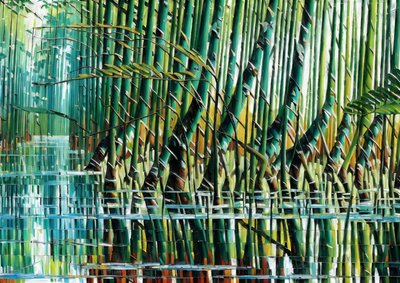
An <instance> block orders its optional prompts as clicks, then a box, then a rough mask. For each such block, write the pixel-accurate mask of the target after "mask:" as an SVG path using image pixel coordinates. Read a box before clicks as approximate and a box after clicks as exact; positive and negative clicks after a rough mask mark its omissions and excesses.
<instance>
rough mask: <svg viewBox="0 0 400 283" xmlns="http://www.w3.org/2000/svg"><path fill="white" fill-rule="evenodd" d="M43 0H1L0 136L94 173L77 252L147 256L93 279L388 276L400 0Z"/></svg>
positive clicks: (119, 258)
mask: <svg viewBox="0 0 400 283" xmlns="http://www.w3.org/2000/svg"><path fill="white" fill-rule="evenodd" d="M39 2H41V1H39ZM41 3H42V4H43V5H42V6H41V9H42V11H46V16H45V17H42V18H40V16H39V15H37V14H34V11H32V9H31V7H32V5H34V3H33V2H31V1H27V2H26V3H25V1H16V2H12V1H10V2H7V1H5V2H3V1H2V2H1V8H0V14H1V15H2V23H3V24H2V25H1V26H0V38H1V45H2V46H1V49H0V50H1V53H0V74H1V77H2V80H1V82H0V94H1V96H0V99H1V102H2V104H1V105H2V112H1V114H2V116H1V130H2V147H3V149H6V148H13V146H15V145H16V144H17V143H18V142H20V141H25V142H28V141H29V140H30V136H31V135H46V134H47V133H48V134H50V135H59V134H69V135H70V144H71V147H72V148H74V149H77V148H78V149H83V150H84V151H85V155H84V160H83V161H82V164H80V165H77V166H76V168H78V169H79V170H80V169H82V170H83V168H84V169H85V170H87V172H93V171H95V172H102V175H103V178H102V185H101V188H100V193H101V195H102V201H103V203H102V204H103V206H104V211H103V214H104V216H106V217H104V218H102V219H99V220H98V221H99V223H100V222H101V223H100V224H98V225H99V226H98V227H101V229H100V228H99V229H98V230H97V231H96V233H97V236H96V237H98V238H99V239H101V241H102V243H103V244H102V245H100V246H98V248H97V250H96V251H95V250H94V249H93V250H91V251H92V253H93V254H90V255H88V258H87V260H88V261H89V262H90V263H93V264H100V265H101V264H105V263H129V264H137V265H140V264H144V267H142V268H133V269H130V270H128V271H126V272H125V271H124V272H121V271H118V270H112V271H98V270H97V271H94V270H92V271H91V273H90V274H91V275H98V276H100V275H101V274H102V275H105V274H112V275H114V276H117V277H124V276H126V277H129V278H132V279H134V280H136V279H137V278H142V277H143V278H149V280H150V279H151V278H153V279H154V278H161V277H164V278H169V277H171V278H172V277H179V278H181V279H182V280H183V281H184V280H188V281H190V280H196V281H197V280H203V281H207V280H210V279H209V276H210V274H211V276H212V278H214V279H215V280H222V278H225V279H226V278H231V279H232V280H234V279H233V278H247V279H249V280H250V279H254V280H256V279H265V280H267V279H272V278H275V279H282V280H283V279H285V278H286V279H287V278H291V279H296V278H303V279H310V280H311V278H318V279H322V280H329V278H335V277H342V278H343V279H344V280H345V281H346V282H347V281H355V280H356V278H359V277H361V278H362V279H368V278H371V277H372V276H378V277H379V278H381V279H382V280H386V281H387V282H389V280H390V279H393V278H396V280H399V279H398V278H397V276H399V273H400V267H399V262H400V255H399V252H398V244H397V243H398V242H399V241H400V238H399V235H400V225H399V221H398V219H399V218H398V213H399V211H398V208H399V202H398V199H399V188H400V140H399V138H398V137H399V136H398V135H399V129H400V128H399V120H398V115H396V114H399V113H400V70H399V69H400V1H399V0H388V1H377V0H369V1H368V0H365V1H364V0H363V1H335V0H318V1H317V0H300V1H295V0H288V1H278V0H269V1H268V0H243V1H241V0H236V1H233V0H215V1H210V0H169V1H168V0H163V1H155V0H136V1H134V0H96V1H89V0H88V1H74V0H68V1H67V0H65V1H57V0H52V1H46V2H45V1H43V2H41ZM32 14H34V16H32V17H33V18H34V19H35V25H34V28H32V29H29V30H24V28H23V27H22V28H21V27H19V26H18V20H17V19H18V17H26V16H27V15H32ZM11 21H13V23H12V24H9V25H8V24H4V23H5V22H11ZM28 31H29V32H28ZM17 32H18V33H19V32H21V33H22V34H23V33H25V35H24V36H23V35H19V34H18V35H17ZM24 37H25V38H31V40H30V41H29V42H23V38H24ZM18 46H21V49H25V50H30V51H29V52H28V51H26V52H25V53H23V52H22V51H20V50H19V49H18V48H17V47H18ZM28 46H29V48H28ZM21 52H22V53H21ZM19 54H22V55H21V56H22V57H21V56H20V55H19ZM25 57H26V58H28V57H29V60H25V59H24V58H25ZM18 60H20V61H18ZM30 62H33V63H32V64H33V67H32V69H31V70H29V69H27V68H26V66H25V65H23V64H24V63H26V64H30ZM16 68H20V70H17V69H16ZM11 70H14V72H15V74H19V76H16V75H15V74H14V75H13V72H12V71H11ZM25 78H28V79H25ZM26 81H28V82H29V83H27V82H26ZM14 93H15V95H14ZM26 93H28V94H29V95H28V96H26V95H25V94H26ZM50 116H52V117H56V118H55V119H50V118H49V119H48V120H47V119H46V118H45V117H50ZM35 119H36V120H35ZM4 162H6V160H5V161H4ZM145 264H149V266H150V267H149V268H147V267H146V265H145ZM152 264H158V265H152ZM163 266H164V267H165V266H168V267H171V268H163ZM174 266H176V268H175V269H174ZM207 266H214V267H215V268H211V270H212V271H209V270H208V271H207ZM246 276H247V277H246ZM296 276H299V277H296ZM185 278H186V279H185ZM190 278H192V279H190ZM193 278H195V279H193ZM167 280H168V279H167Z"/></svg>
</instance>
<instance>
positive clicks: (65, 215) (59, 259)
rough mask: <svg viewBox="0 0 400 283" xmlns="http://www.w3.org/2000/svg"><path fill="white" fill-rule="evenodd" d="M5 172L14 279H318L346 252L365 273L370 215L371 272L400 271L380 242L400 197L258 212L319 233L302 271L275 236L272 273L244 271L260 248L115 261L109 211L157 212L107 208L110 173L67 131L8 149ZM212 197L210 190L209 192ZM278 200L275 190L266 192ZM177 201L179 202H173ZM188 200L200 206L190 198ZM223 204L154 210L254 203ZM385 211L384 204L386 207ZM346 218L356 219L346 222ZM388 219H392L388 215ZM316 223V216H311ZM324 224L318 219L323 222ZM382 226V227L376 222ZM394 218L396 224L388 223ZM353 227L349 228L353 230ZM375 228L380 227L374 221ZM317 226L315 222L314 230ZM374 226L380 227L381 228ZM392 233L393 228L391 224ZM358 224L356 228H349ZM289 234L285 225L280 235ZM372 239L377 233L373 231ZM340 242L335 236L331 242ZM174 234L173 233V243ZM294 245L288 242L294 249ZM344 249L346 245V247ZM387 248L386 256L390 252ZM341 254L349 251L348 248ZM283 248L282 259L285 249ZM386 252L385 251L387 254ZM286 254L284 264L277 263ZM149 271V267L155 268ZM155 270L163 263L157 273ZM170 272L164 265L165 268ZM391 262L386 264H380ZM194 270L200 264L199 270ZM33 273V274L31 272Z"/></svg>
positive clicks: (3, 228)
mask: <svg viewBox="0 0 400 283" xmlns="http://www.w3.org/2000/svg"><path fill="white" fill-rule="evenodd" d="M1 161H2V162H1V166H2V167H1V174H0V193H1V198H0V274H1V278H7V279H42V280H45V279H48V280H50V279H55V280H57V281H68V280H75V281H71V282H76V281H78V282H81V281H82V282H83V281H86V279H87V278H114V277H121V276H122V277H124V276H125V277H131V278H135V279H138V281H141V280H142V279H143V278H155V277H158V276H161V275H162V274H168V276H170V278H171V280H172V279H175V278H179V277H181V276H183V275H182V274H184V273H181V271H190V272H198V271H199V272H200V271H201V272H204V276H205V280H207V279H208V280H209V281H214V280H219V279H222V278H225V279H226V280H228V282H230V281H233V280H234V279H235V278H236V279H237V278H241V279H250V278H253V279H259V280H262V279H277V278H279V279H284V280H285V279H286V280H290V281H292V280H297V279H301V278H302V279H314V280H320V279H323V278H331V280H335V278H336V274H337V273H336V270H337V268H338V266H339V265H341V264H342V263H341V261H342V259H343V258H345V259H346V261H348V262H347V266H348V268H349V269H350V270H351V271H350V273H351V274H350V277H349V279H353V281H357V280H358V279H359V278H360V276H361V275H360V266H359V264H360V263H357V262H355V261H354V259H355V258H356V257H355V255H354V251H353V250H352V246H354V245H356V244H357V243H358V239H359V237H360V235H357V233H358V232H359V231H362V229H361V230H357V231H356V230H354V229H355V227H356V226H353V224H354V225H358V224H360V225H366V224H365V223H370V224H368V225H369V226H370V227H371V228H370V229H371V231H372V235H375V236H374V238H373V237H371V239H370V241H369V242H370V243H371V247H368V248H370V249H371V251H372V253H371V254H372V255H373V259H372V260H371V262H373V268H372V269H373V272H374V274H370V275H369V276H371V277H372V276H376V278H377V277H378V276H379V274H380V273H379V272H378V267H379V264H381V266H384V267H383V269H384V270H386V271H388V274H390V275H393V276H396V274H395V273H394V272H395V271H396V270H400V263H399V262H396V261H393V260H392V258H391V257H390V251H389V250H390V249H393V248H394V249H397V248H398V246H397V244H393V243H396V242H397V240H398V239H397V237H398V236H395V238H396V239H393V238H390V237H389V236H388V237H386V238H385V237H384V238H383V242H378V237H377V235H380V234H379V233H385V231H389V230H383V231H380V230H379V229H389V228H390V229H391V230H390V231H392V232H394V233H395V234H396V235H398V234H400V233H399V232H400V230H399V225H397V224H398V222H399V221H400V217H399V215H398V214H397V213H396V210H397V207H398V205H399V203H397V202H392V203H390V204H388V203H387V202H382V203H380V204H379V205H378V207H379V211H378V210H373V209H372V204H369V205H366V206H365V205H364V206H358V207H357V206H355V207H354V208H353V209H352V210H351V212H350V213H349V214H347V213H345V212H342V213H338V212H337V209H336V208H335V206H331V207H327V206H323V208H324V209H327V210H328V211H331V212H332V213H323V214H316V213H315V214H311V215H310V213H309V212H310V211H311V209H312V208H321V207H319V206H314V207H312V206H311V205H309V204H308V202H305V201H299V206H300V208H299V209H298V212H299V213H300V217H298V215H297V216H294V215H293V214H282V213H279V212H276V213H275V214H272V215H271V214H262V213H256V212H254V214H252V218H253V219H265V220H266V223H267V224H268V225H267V227H269V228H272V232H271V231H270V230H268V231H265V234H266V235H267V236H268V237H269V236H271V239H272V238H274V237H275V238H276V237H277V235H278V234H279V233H281V234H282V233H292V232H293V231H281V230H280V229H279V228H278V223H279V220H283V219H293V218H294V217H297V218H299V219H301V221H300V223H301V224H302V226H301V227H302V228H300V230H299V231H295V233H301V234H302V235H303V236H304V235H305V233H306V231H308V232H307V233H308V234H307V235H311V236H310V239H311V241H309V242H308V243H306V242H304V243H303V244H305V245H308V246H309V247H310V249H309V254H308V257H307V258H303V259H301V260H302V261H303V262H304V263H306V264H307V270H308V271H309V272H308V273H307V274H301V273H300V274H299V273H298V272H295V270H294V267H293V260H294V259H293V258H292V257H291V256H290V254H289V255H288V254H286V255H283V254H282V253H279V252H278V251H279V249H281V248H282V247H281V246H284V245H286V243H284V242H283V243H281V244H280V245H281V246H280V245H279V244H277V243H276V242H274V241H272V240H271V242H270V243H269V244H268V245H269V246H268V249H267V250H268V255H267V256H266V257H265V259H266V261H267V263H268V266H269V272H268V273H267V274H258V273H257V272H254V274H251V272H250V274H245V273H244V272H242V271H243V270H253V269H254V270H257V268H258V269H259V268H260V265H259V264H260V263H259V258H257V254H256V255H255V259H254V266H252V267H247V266H243V267H240V266H239V264H238V263H237V262H235V261H232V262H231V264H230V265H219V266H212V265H188V264H174V265H162V264H160V263H157V262H144V263H140V264H131V263H129V262H128V263H115V262H114V263H113V262H107V261H106V260H105V259H104V258H105V257H104V253H105V248H107V247H109V246H110V244H108V241H106V240H104V237H105V234H104V229H106V226H105V224H104V223H105V220H106V219H112V218H113V219H115V218H118V219H125V220H126V223H127V225H128V226H129V225H130V221H129V220H148V219H149V215H148V214H147V211H146V208H145V206H144V207H143V208H139V209H138V213H131V212H130V209H129V205H127V206H126V207H127V209H126V210H124V211H125V214H123V215H111V214H109V213H107V211H106V209H105V208H104V207H105V204H104V199H103V194H102V176H101V174H100V173H96V174H95V173H93V172H89V173H88V172H85V171H82V170H81V168H83V165H84V164H83V163H84V162H83V153H82V152H79V151H73V150H70V149H69V141H68V137H46V138H45V137H44V138H42V139H41V138H39V137H34V139H33V141H32V142H30V143H28V144H22V145H19V147H18V149H17V150H15V151H13V152H4V151H3V153H2V156H1ZM204 197H207V194H204ZM265 202H266V203H268V202H269V200H268V199H266V200H265ZM302 204H304V206H302ZM170 207H171V208H173V205H170ZM180 208H181V209H182V208H183V209H185V208H186V209H192V208H193V207H191V206H187V207H182V206H180ZM214 208H215V207H212V206H211V207H210V206H204V207H197V208H196V210H197V211H198V212H199V213H196V214H195V215H194V214H188V213H179V214H178V213H177V214H174V215H171V214H165V215H162V214H159V215H152V216H151V218H152V219H170V218H173V219H191V218H200V219H218V218H221V219H231V221H234V220H235V219H239V220H244V221H248V218H249V214H248V213H246V211H248V209H247V210H246V209H244V213H241V214H234V213H219V214H215V213H210V212H212V211H213V209H214ZM377 212H378V213H377ZM321 219H329V221H330V222H329V223H330V224H331V226H330V229H331V230H332V231H330V232H332V233H330V234H329V233H328V234H329V235H331V236H332V237H333V238H334V239H333V240H332V242H331V243H326V245H327V246H328V248H327V250H328V251H330V253H329V255H326V256H329V257H331V264H332V267H331V270H330V272H329V274H325V275H321V272H320V270H321V264H322V262H324V258H323V257H321V256H320V255H318V256H317V255H316V254H317V253H316V252H317V251H318V250H320V249H321V239H322V237H321V234H322V233H323V232H324V231H323V230H322V229H321V226H320V222H318V221H321ZM346 219H347V221H349V223H350V224H349V225H348V226H349V227H348V228H346ZM384 223H387V224H389V225H392V226H389V225H385V224H384ZM308 224H309V225H308ZM317 227H319V228H317ZM374 227H375V228H374ZM388 227H389V228H388ZM346 229H347V230H346ZM374 229H375V230H374ZM310 231H311V232H310ZM344 231H347V233H349V242H348V243H347V246H346V247H344V246H343V241H342V239H341V238H342V237H343V235H344ZM374 233H375V234H374ZM388 233H389V232H388ZM350 234H351V235H350ZM281 236H282V235H281ZM367 242H368V241H367ZM332 243H333V246H329V245H332ZM170 244H171V245H172V244H173V243H168V245H170ZM288 248H290V247H286V249H288ZM282 249H283V248H282ZM343 253H347V254H346V255H347V256H345V257H343ZM382 253H385V254H384V255H386V257H382V256H383V255H382ZM339 255H341V256H339ZM278 257H279V258H280V259H278ZM382 259H383V260H382ZM279 262H280V263H281V264H282V265H283V266H281V267H278V264H279ZM147 271H149V272H147ZM153 271H154V273H152V272H153ZM166 271H168V272H167V273H163V272H166ZM380 272H382V271H380ZM191 274H195V273H191ZM27 282H28V281H27Z"/></svg>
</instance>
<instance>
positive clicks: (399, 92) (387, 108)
mask: <svg viewBox="0 0 400 283" xmlns="http://www.w3.org/2000/svg"><path fill="white" fill-rule="evenodd" d="M386 85H387V86H386V87H378V88H377V89H374V90H371V91H369V92H367V93H365V94H364V95H362V96H360V97H359V98H358V99H355V100H353V101H351V102H350V103H349V104H348V105H347V106H346V108H345V110H344V111H345V112H347V113H349V114H357V115H367V114H372V113H376V114H382V115H391V114H399V113H400V70H399V69H395V70H393V71H392V72H391V73H389V74H387V75H386Z"/></svg>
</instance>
